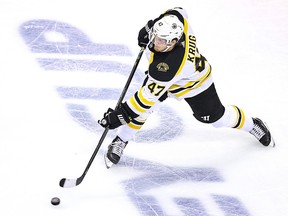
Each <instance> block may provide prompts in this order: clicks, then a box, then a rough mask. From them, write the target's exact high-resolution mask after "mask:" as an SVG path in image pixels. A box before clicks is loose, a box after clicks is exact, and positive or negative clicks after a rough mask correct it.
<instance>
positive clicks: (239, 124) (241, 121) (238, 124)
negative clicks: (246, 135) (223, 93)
mask: <svg viewBox="0 0 288 216" xmlns="http://www.w3.org/2000/svg"><path fill="white" fill-rule="evenodd" d="M232 107H233V108H234V109H235V111H236V113H237V118H236V122H235V125H234V126H233V128H237V129H241V128H242V127H243V125H244V123H245V114H244V112H243V110H242V109H239V108H238V107H237V106H232Z"/></svg>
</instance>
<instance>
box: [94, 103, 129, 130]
mask: <svg viewBox="0 0 288 216" xmlns="http://www.w3.org/2000/svg"><path fill="white" fill-rule="evenodd" d="M129 122H130V118H129V116H128V114H127V112H126V111H125V109H124V108H122V107H121V105H120V106H119V107H118V109H116V110H113V109H111V108H109V109H108V110H107V112H105V113H104V117H103V119H101V120H98V123H99V124H100V125H101V126H102V127H104V128H106V127H107V126H108V128H109V129H115V128H118V127H119V126H121V125H125V124H128V123H129Z"/></svg>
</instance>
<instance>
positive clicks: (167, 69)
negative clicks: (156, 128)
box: [124, 8, 213, 118]
mask: <svg viewBox="0 0 288 216" xmlns="http://www.w3.org/2000/svg"><path fill="white" fill-rule="evenodd" d="M166 14H173V15H176V16H177V17H178V19H179V20H180V21H181V22H182V23H183V26H184V37H185V38H184V40H183V42H181V44H180V45H178V46H176V47H174V48H173V49H172V50H171V51H169V52H155V51H154V49H153V47H149V48H148V49H146V51H145V52H146V56H147V58H148V61H149V68H148V74H147V76H148V77H147V79H146V80H145V84H144V85H143V86H142V87H141V88H140V89H139V90H138V91H137V92H135V94H134V95H133V96H131V97H130V98H129V99H128V100H127V101H126V102H125V103H124V106H125V108H126V109H128V112H129V114H130V115H131V117H132V118H136V117H137V116H140V115H141V114H143V113H145V112H146V111H147V110H149V109H150V108H151V107H152V106H153V105H154V104H155V103H157V102H158V100H159V98H160V97H161V96H162V95H163V94H165V93H168V96H170V97H175V98H177V99H179V100H180V99H183V98H189V97H193V96H195V95H197V94H199V93H201V92H203V91H204V90H206V89H207V88H208V87H209V86H210V85H211V84H212V83H213V80H212V77H211V66H210V64H209V63H208V61H207V60H206V58H205V57H204V56H202V55H201V54H200V53H199V52H198V49H197V41H196V36H195V35H194V33H193V31H192V28H191V26H190V25H189V23H188V16H187V14H186V12H185V10H184V9H182V8H174V9H170V10H167V11H166V12H164V13H163V14H161V15H160V17H163V16H164V15H166ZM157 19H159V17H158V18H157Z"/></svg>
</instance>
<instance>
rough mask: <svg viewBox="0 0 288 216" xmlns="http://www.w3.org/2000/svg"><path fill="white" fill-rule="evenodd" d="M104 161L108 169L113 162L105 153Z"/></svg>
mask: <svg viewBox="0 0 288 216" xmlns="http://www.w3.org/2000/svg"><path fill="white" fill-rule="evenodd" d="M104 162H105V165H106V168H107V169H110V168H111V167H112V166H113V163H112V162H111V161H110V160H109V159H108V157H107V156H106V154H104Z"/></svg>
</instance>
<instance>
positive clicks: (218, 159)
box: [0, 0, 288, 216]
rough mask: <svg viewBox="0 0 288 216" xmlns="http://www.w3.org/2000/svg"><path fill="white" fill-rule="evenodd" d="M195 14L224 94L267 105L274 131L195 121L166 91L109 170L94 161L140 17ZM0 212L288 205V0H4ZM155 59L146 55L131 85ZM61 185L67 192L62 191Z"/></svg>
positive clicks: (44, 214) (142, 214) (261, 209)
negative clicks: (263, 139)
mask: <svg viewBox="0 0 288 216" xmlns="http://www.w3.org/2000/svg"><path fill="white" fill-rule="evenodd" d="M175 6H181V7H184V8H185V9H186V10H187V12H188V14H189V20H190V23H191V25H192V27H193V29H194V33H195V34H196V37H197V40H198V48H199V50H200V52H201V53H202V54H203V55H204V56H205V57H206V58H207V59H208V61H209V62H210V63H211V65H212V68H213V78H214V81H215V84H216V88H217V90H218V94H219V96H220V98H221V100H222V103H223V104H224V105H229V104H235V105H237V106H239V107H241V108H242V109H243V110H244V111H245V112H246V113H247V114H250V115H252V116H257V117H260V118H262V119H264V120H265V121H266V122H267V123H268V125H269V127H270V129H271V131H272V133H273V135H274V139H275V141H276V147H275V148H265V147H263V146H261V145H260V144H259V143H258V141H257V140H256V139H255V138H254V137H252V136H251V135H250V134H247V133H243V132H239V131H235V130H232V129H215V128H213V127H212V126H209V125H204V124H201V123H199V122H197V121H196V120H195V119H194V117H193V115H192V112H191V111H190V108H189V107H188V106H187V105H186V104H185V102H183V101H180V102H179V101H175V100H173V99H168V100H167V101H165V102H164V103H163V106H162V108H161V109H160V110H159V111H158V112H156V113H154V114H153V115H152V116H151V118H149V120H148V121H147V124H146V125H145V126H144V127H143V131H141V132H140V133H139V134H138V136H136V137H135V140H134V141H131V142H130V143H129V145H128V146H127V148H126V149H125V151H124V155H123V158H122V160H121V163H120V164H119V165H118V166H114V167H112V168H111V169H109V170H107V169H106V168H105V165H104V161H103V150H104V149H106V148H107V146H108V144H109V142H110V141H111V140H112V138H113V135H114V132H113V131H110V132H109V134H108V136H107V137H106V139H105V140H104V143H103V145H102V147H101V149H100V151H99V152H98V154H97V156H96V158H95V160H94V162H93V164H92V166H91V168H90V170H89V172H88V173H87V175H86V177H85V179H84V181H83V182H82V183H81V184H80V185H79V186H77V187H74V188H61V187H59V185H58V184H59V180H60V179H61V178H64V177H66V178H77V177H79V176H80V175H81V174H82V172H83V171H84V169H85V167H86V165H87V163H88V160H89V159H90V157H91V155H92V153H93V151H94V149H95V147H96V145H97V143H98V141H99V138H100V136H101V134H102V132H103V129H102V128H101V127H100V126H98V125H97V123H96V122H97V120H98V119H99V118H101V117H102V115H103V113H104V111H106V109H107V108H108V107H112V108H113V107H114V106H115V105H116V102H117V98H118V97H119V95H120V92H121V90H122V88H123V86H124V85H125V82H126V79H127V77H128V74H129V73H130V71H131V68H132V66H133V64H134V61H135V59H136V56H137V54H138V52H139V47H138V46H137V35H138V31H139V29H140V28H141V27H142V26H144V25H145V23H146V22H147V21H148V20H149V19H152V18H155V17H157V16H158V15H159V14H160V13H162V12H163V11H164V10H166V9H168V8H171V7H175ZM0 27H1V28H0V29H1V30H0V42H1V49H0V54H1V61H0V173H1V176H0V215H1V216H20V215H30V216H40V215H41V216H54V215H55V216H76V215H77V216H79V215H81V216H96V215H97V216H98V215H105V216H112V215H113V216H115V215H121V216H122V215H129V216H130V215H131V216H138V215H139V216H148V215H149V216H164V215H165V216H182V215H186V216H192V215H193V216H236V215H237V216H240V215H241V216H248V215H251V216H286V215H288V205H287V203H288V145H287V141H285V140H286V139H287V132H288V130H287V129H288V127H287V125H288V117H287V104H288V85H287V81H288V63H287V58H288V39H287V38H288V28H287V27H288V1H287V0H242V1H228V0H214V1H212V0H210V1H209V0H201V1H195V0H191V1H188V0H178V1H171V0H166V1H155V0H154V1H152V0H146V1H128V0H127V1H126V0H124V1H116V0H111V1H88V0H82V1H71V0H70V1H68V0H58V1H56V0H51V1H41V0H26V1H16V0H0ZM146 67H147V60H146V58H144V56H143V58H142V59H141V62H140V64H139V67H138V70H137V72H136V75H135V79H134V80H133V83H132V84H131V91H130V92H129V93H132V92H133V91H134V90H135V89H136V88H137V86H138V85H139V84H140V83H141V77H142V76H143V72H144V71H145V69H146ZM54 196H57V197H59V198H60V199H61V204H60V205H59V206H52V205H51V204H50V200H51V198H52V197H54Z"/></svg>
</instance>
